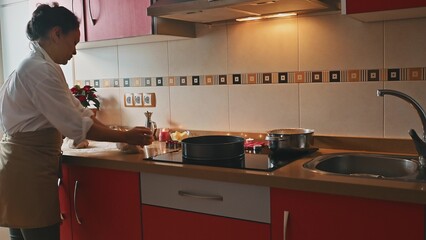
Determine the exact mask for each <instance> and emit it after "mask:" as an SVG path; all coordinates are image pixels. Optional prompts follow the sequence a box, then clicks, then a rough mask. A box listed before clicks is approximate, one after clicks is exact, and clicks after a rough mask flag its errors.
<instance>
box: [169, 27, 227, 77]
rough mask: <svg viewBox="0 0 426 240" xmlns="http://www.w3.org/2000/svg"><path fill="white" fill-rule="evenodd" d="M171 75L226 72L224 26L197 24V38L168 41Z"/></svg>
mask: <svg viewBox="0 0 426 240" xmlns="http://www.w3.org/2000/svg"><path fill="white" fill-rule="evenodd" d="M168 51H169V66H170V72H169V73H170V75H171V76H187V75H207V74H223V73H226V70H227V69H226V64H227V60H226V51H227V42H226V27H225V26H212V27H208V26H205V25H199V26H197V38H194V39H188V40H182V41H170V42H169V50H168Z"/></svg>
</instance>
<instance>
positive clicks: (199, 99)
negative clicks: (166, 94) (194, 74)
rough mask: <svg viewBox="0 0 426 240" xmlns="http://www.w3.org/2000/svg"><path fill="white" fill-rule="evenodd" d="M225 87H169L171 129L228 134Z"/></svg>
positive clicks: (227, 108)
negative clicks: (225, 132)
mask: <svg viewBox="0 0 426 240" xmlns="http://www.w3.org/2000/svg"><path fill="white" fill-rule="evenodd" d="M228 92H229V91H228V86H197V87H178V86H174V87H170V108H171V119H172V122H171V127H174V128H182V129H192V130H208V131H209V130H210V131H228V130H229V104H228V102H229V100H228V99H229V98H228Z"/></svg>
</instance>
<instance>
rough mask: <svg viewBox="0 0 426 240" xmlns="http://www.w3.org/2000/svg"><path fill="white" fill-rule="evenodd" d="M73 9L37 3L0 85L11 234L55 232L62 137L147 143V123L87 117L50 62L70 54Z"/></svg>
mask: <svg viewBox="0 0 426 240" xmlns="http://www.w3.org/2000/svg"><path fill="white" fill-rule="evenodd" d="M79 24H80V23H79V21H78V19H77V17H76V16H75V15H74V14H73V13H72V12H71V11H69V10H67V9H66V8H64V7H60V6H58V4H57V3H54V4H53V5H52V6H49V5H45V4H43V5H39V6H38V7H37V9H36V10H35V11H34V13H33V15H32V19H31V20H30V21H29V22H28V24H27V36H28V38H29V39H30V40H31V41H32V43H31V44H32V48H33V49H32V50H33V51H32V52H31V54H30V56H29V57H28V58H26V59H25V60H24V61H23V62H22V63H21V64H20V65H19V67H18V68H17V69H16V70H15V71H14V72H13V73H12V74H11V75H10V77H9V79H7V81H6V82H5V83H4V85H3V86H2V88H1V89H0V127H1V130H2V131H3V133H4V135H3V139H2V141H1V142H0V226H4V227H9V228H10V233H11V234H10V235H11V239H13V240H17V239H20V240H22V239H25V240H58V239H59V222H60V219H59V216H60V215H59V200H58V186H57V179H58V169H59V164H58V162H59V157H60V155H61V145H62V137H63V136H66V137H69V138H71V139H74V142H75V143H77V144H78V143H80V142H82V141H84V140H85V139H90V140H98V141H111V142H126V143H129V144H132V145H148V144H151V143H152V140H153V138H152V133H151V131H150V130H149V129H147V128H133V129H131V130H130V131H127V132H120V131H114V130H111V129H109V128H108V127H106V126H105V125H103V124H102V123H100V122H99V121H98V120H96V119H95V118H92V117H91V116H92V114H93V113H92V111H91V110H88V109H85V108H83V107H82V106H81V104H80V102H79V101H78V100H77V99H76V98H75V97H74V96H73V95H72V94H71V92H70V91H69V89H68V85H67V84H66V81H65V77H64V75H63V72H62V70H61V68H60V67H59V65H58V64H66V63H67V62H68V60H70V59H71V58H72V56H73V55H75V54H76V48H75V46H76V44H77V43H78V42H79V39H80V32H79Z"/></svg>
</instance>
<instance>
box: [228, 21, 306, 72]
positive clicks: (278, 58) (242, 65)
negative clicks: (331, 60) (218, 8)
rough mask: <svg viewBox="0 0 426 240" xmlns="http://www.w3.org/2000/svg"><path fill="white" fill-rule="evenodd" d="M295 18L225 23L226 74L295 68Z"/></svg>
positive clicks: (296, 67) (296, 49)
mask: <svg viewBox="0 0 426 240" xmlns="http://www.w3.org/2000/svg"><path fill="white" fill-rule="evenodd" d="M297 39H298V35H297V18H287V19H276V20H270V21H260V22H247V23H240V24H234V25H229V26H228V45H229V47H228V73H256V72H279V71H295V70H297V69H298V42H297V41H298V40H297Z"/></svg>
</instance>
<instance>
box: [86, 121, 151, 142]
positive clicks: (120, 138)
mask: <svg viewBox="0 0 426 240" xmlns="http://www.w3.org/2000/svg"><path fill="white" fill-rule="evenodd" d="M92 119H93V125H92V127H91V128H90V129H89V131H88V132H87V135H86V138H87V139H89V140H95V141H108V142H124V143H128V144H131V145H142V146H143V145H149V144H151V143H152V141H153V140H154V138H153V136H152V132H151V130H149V129H148V128H145V127H135V128H132V129H130V130H129V131H116V130H113V129H110V128H108V127H107V126H105V125H104V124H103V123H102V122H100V121H99V120H97V119H96V118H92Z"/></svg>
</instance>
